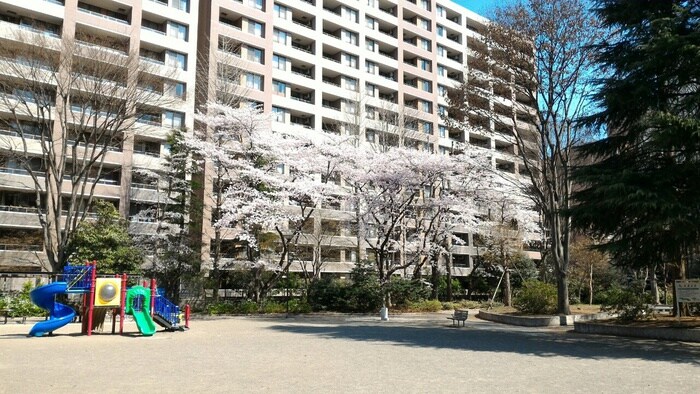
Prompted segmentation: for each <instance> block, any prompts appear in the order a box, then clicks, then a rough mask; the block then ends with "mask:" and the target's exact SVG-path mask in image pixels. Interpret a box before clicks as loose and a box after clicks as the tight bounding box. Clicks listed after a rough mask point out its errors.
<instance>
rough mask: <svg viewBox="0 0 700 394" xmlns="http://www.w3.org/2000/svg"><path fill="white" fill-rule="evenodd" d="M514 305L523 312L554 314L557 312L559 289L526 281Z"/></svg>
mask: <svg viewBox="0 0 700 394" xmlns="http://www.w3.org/2000/svg"><path fill="white" fill-rule="evenodd" d="M513 304H514V306H515V308H516V309H518V310H519V311H521V312H525V313H537V314H553V313H555V312H556V310H557V289H556V287H554V285H552V284H549V283H544V282H540V281H538V280H528V281H525V282H523V287H522V288H521V289H520V292H519V293H518V294H517V296H516V297H515V301H514V303H513Z"/></svg>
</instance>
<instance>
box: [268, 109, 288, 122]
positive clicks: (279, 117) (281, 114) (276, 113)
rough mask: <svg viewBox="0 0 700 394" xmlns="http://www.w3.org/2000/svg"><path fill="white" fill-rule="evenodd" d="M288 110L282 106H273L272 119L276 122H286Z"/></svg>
mask: <svg viewBox="0 0 700 394" xmlns="http://www.w3.org/2000/svg"><path fill="white" fill-rule="evenodd" d="M286 114H287V110H286V109H284V108H280V107H272V120H274V121H275V122H280V123H285V117H286Z"/></svg>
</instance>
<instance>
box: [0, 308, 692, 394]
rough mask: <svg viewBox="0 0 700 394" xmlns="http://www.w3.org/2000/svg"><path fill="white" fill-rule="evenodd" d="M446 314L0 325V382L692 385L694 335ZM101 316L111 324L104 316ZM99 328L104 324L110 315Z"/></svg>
mask: <svg viewBox="0 0 700 394" xmlns="http://www.w3.org/2000/svg"><path fill="white" fill-rule="evenodd" d="M446 316H447V314H444V313H443V314H425V315H402V316H399V317H392V318H391V319H390V320H389V321H388V322H380V321H379V319H378V318H377V317H374V316H349V315H324V316H301V317H292V318H289V319H285V317H284V315H281V316H273V317H270V316H267V317H230V318H218V319H214V318H212V319H207V320H194V321H193V322H192V323H191V330H189V331H187V332H174V333H169V332H157V333H156V334H155V335H154V336H153V337H150V338H149V337H142V336H140V335H138V334H137V330H136V326H135V325H134V324H133V323H132V322H127V324H126V325H125V328H126V330H125V331H126V332H128V333H129V335H127V336H118V335H109V334H107V333H104V334H98V335H93V336H92V337H87V336H81V335H79V330H80V326H79V324H75V323H74V324H70V325H69V326H67V327H64V328H62V329H60V330H57V331H56V335H54V336H52V337H44V338H28V337H26V336H25V335H26V333H27V332H28V331H29V329H30V328H31V323H32V322H30V321H27V324H18V323H15V322H8V324H7V325H2V324H0V393H25V392H26V393H47V392H51V393H68V392H70V393H79V392H84V393H93V392H121V393H133V392H136V393H140V392H150V393H161V392H168V393H182V392H222V393H224V392H225V393H249V392H274V393H311V392H313V393H337V392H357V393H375V392H389V393H391V392H402V393H403V392H410V393H434V392H504V391H505V392H537V393H541V392H625V393H627V392H629V393H631V392H652V391H653V392H674V393H691V392H697V391H696V390H697V389H698V387H700V346H698V345H696V344H683V343H674V342H657V341H650V340H633V339H625V338H613V337H596V336H586V335H580V334H575V333H572V332H569V331H567V330H565V329H561V328H556V329H526V328H516V327H509V326H502V325H498V324H495V323H490V322H485V321H480V320H478V319H475V318H473V317H471V316H470V319H469V321H468V322H467V327H466V328H453V327H451V326H450V324H451V323H450V321H448V320H446V319H445V317H446ZM108 326H109V327H108ZM106 328H111V326H110V325H109V323H107V324H106Z"/></svg>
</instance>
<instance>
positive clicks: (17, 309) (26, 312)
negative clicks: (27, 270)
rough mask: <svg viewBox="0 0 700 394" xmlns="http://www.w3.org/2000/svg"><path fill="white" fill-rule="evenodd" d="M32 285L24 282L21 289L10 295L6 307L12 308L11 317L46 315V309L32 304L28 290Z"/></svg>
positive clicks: (30, 289)
mask: <svg viewBox="0 0 700 394" xmlns="http://www.w3.org/2000/svg"><path fill="white" fill-rule="evenodd" d="M33 288H34V286H32V284H31V283H30V282H25V283H24V285H23V286H22V291H20V292H19V294H17V295H15V296H14V297H10V300H9V303H8V307H9V308H10V309H11V310H12V313H11V316H12V317H29V316H46V313H47V312H46V311H45V310H43V309H41V308H39V307H38V306H36V305H34V303H33V302H32V300H31V298H30V296H29V292H31V291H32V289H33Z"/></svg>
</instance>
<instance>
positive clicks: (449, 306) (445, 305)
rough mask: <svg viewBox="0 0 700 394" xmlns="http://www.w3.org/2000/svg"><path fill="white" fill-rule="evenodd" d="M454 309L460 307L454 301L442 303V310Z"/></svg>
mask: <svg viewBox="0 0 700 394" xmlns="http://www.w3.org/2000/svg"><path fill="white" fill-rule="evenodd" d="M454 309H460V308H458V307H457V304H455V303H454V302H443V303H442V310H443V311H451V310H454Z"/></svg>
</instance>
